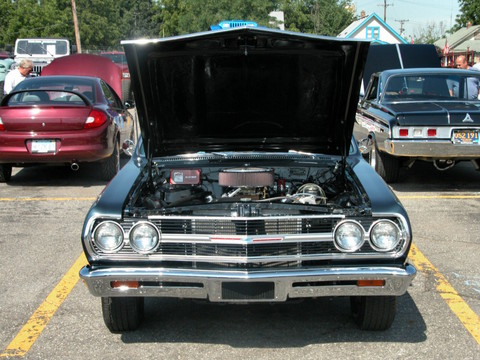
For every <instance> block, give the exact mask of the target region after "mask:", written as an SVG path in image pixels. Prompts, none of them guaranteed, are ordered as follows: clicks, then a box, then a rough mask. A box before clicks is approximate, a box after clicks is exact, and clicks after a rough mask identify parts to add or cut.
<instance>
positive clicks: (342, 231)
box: [334, 221, 365, 252]
mask: <svg viewBox="0 0 480 360" xmlns="http://www.w3.org/2000/svg"><path fill="white" fill-rule="evenodd" d="M363 235H364V230H363V227H362V225H360V224H359V223H358V222H356V221H344V222H341V223H339V224H338V225H337V227H336V228H335V231H334V239H335V246H336V247H337V249H338V250H340V251H343V252H354V251H357V250H358V249H360V248H361V247H362V245H363V243H364V241H365V239H364V236H363Z"/></svg>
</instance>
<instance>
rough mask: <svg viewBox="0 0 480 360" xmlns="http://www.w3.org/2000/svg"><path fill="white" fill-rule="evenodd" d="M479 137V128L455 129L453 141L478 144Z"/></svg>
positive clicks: (455, 142)
mask: <svg viewBox="0 0 480 360" xmlns="http://www.w3.org/2000/svg"><path fill="white" fill-rule="evenodd" d="M479 138H480V136H479V131H478V130H454V131H453V135H452V142H453V143H454V144H466V145H478V144H479V141H478V140H479Z"/></svg>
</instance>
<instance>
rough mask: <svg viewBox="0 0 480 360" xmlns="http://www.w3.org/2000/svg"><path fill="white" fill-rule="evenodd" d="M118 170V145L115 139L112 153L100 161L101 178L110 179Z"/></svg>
mask: <svg viewBox="0 0 480 360" xmlns="http://www.w3.org/2000/svg"><path fill="white" fill-rule="evenodd" d="M119 170H120V145H119V144H118V141H115V146H114V147H113V153H112V155H110V156H109V157H108V158H107V159H106V160H103V161H102V162H100V175H101V178H102V180H105V181H110V180H112V178H113V177H114V176H115V175H117V173H118V171H119Z"/></svg>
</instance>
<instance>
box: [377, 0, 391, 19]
mask: <svg viewBox="0 0 480 360" xmlns="http://www.w3.org/2000/svg"><path fill="white" fill-rule="evenodd" d="M378 6H382V7H383V21H385V22H387V7H389V6H393V4H387V0H383V5H382V4H378Z"/></svg>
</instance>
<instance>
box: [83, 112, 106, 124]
mask: <svg viewBox="0 0 480 360" xmlns="http://www.w3.org/2000/svg"><path fill="white" fill-rule="evenodd" d="M105 121H107V115H106V114H105V113H104V112H102V111H100V110H92V111H90V114H88V117H87V121H85V125H84V126H83V128H84V129H93V128H97V127H99V126H102V125H103V124H105Z"/></svg>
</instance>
